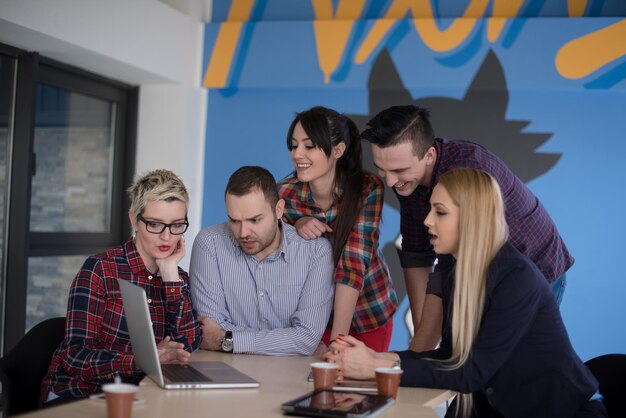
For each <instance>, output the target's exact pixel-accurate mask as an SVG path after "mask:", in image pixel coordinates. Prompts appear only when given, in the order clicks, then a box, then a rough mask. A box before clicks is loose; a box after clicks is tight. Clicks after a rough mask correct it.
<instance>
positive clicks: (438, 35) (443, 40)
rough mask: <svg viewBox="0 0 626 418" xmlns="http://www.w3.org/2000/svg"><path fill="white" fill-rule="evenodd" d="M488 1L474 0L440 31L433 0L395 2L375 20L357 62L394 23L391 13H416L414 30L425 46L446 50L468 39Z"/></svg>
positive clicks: (361, 61)
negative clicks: (461, 14) (384, 14)
mask: <svg viewBox="0 0 626 418" xmlns="http://www.w3.org/2000/svg"><path fill="white" fill-rule="evenodd" d="M488 4H489V0H472V1H471V2H470V4H469V5H468V6H467V9H465V13H463V16H461V17H460V18H457V19H454V21H453V23H452V24H451V25H450V26H449V27H448V28H447V29H444V30H440V29H439V27H438V26H437V23H436V21H435V18H434V11H433V9H432V6H431V4H430V0H396V1H394V2H393V3H392V5H391V7H390V8H389V11H388V12H387V15H386V16H385V18H384V19H380V20H377V21H376V23H374V26H373V27H372V30H371V31H370V32H369V33H368V35H367V37H366V38H365V40H364V41H363V44H362V45H361V48H360V49H359V51H358V52H357V55H356V62H357V63H358V64H362V63H363V62H365V60H367V59H368V58H369V56H370V55H371V54H372V52H373V51H374V49H375V48H376V46H377V45H378V44H379V43H380V42H381V41H382V39H383V38H384V37H385V35H386V34H387V32H388V31H389V29H391V27H392V26H393V25H394V23H395V22H396V19H390V18H389V17H390V16H404V15H406V13H408V12H409V11H411V12H412V14H413V16H414V18H413V24H414V25H415V29H416V30H417V32H418V33H419V34H420V36H421V37H422V40H423V41H424V43H425V44H426V46H428V47H429V48H430V49H432V50H434V51H438V52H443V51H449V50H451V49H454V48H456V47H457V46H458V45H459V44H460V43H461V42H463V40H465V39H466V38H467V36H468V35H469V34H470V33H471V31H472V30H473V29H474V26H475V25H476V22H477V19H476V17H478V16H482V15H483V14H484V12H485V9H486V8H487V5H488ZM415 16H419V17H415ZM421 16H425V17H424V18H422V17H421Z"/></svg>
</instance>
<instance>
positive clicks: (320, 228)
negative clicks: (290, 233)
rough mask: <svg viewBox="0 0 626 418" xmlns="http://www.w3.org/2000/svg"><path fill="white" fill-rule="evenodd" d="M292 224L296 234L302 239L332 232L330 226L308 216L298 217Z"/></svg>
mask: <svg viewBox="0 0 626 418" xmlns="http://www.w3.org/2000/svg"><path fill="white" fill-rule="evenodd" d="M294 226H295V227H296V231H298V235H300V236H301V237H302V238H304V239H315V238H317V237H321V236H322V234H324V233H326V232H333V229H332V228H331V227H330V226H328V225H327V224H325V223H324V222H321V221H319V220H317V219H315V218H313V217H310V216H305V217H302V218H300V219H298V220H297V221H296V223H295V224H294Z"/></svg>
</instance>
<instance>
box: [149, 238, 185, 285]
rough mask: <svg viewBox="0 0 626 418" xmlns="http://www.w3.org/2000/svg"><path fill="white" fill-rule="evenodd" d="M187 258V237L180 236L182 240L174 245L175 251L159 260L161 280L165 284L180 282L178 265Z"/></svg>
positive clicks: (157, 262) (157, 261) (157, 260)
mask: <svg viewBox="0 0 626 418" xmlns="http://www.w3.org/2000/svg"><path fill="white" fill-rule="evenodd" d="M184 256H185V236H184V235H180V239H179V240H178V242H177V243H176V244H174V251H172V253H171V254H170V255H169V256H168V257H166V258H157V259H156V260H155V261H156V264H157V266H158V267H159V272H160V273H161V279H162V280H163V281H164V282H177V281H179V280H180V276H179V275H178V263H180V260H182V259H183V257H184Z"/></svg>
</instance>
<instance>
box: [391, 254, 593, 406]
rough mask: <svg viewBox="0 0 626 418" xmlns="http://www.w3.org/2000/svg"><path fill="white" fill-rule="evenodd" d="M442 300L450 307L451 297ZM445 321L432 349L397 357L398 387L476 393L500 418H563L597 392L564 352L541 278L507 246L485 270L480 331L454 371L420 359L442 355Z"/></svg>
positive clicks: (561, 329) (567, 347)
mask: <svg viewBox="0 0 626 418" xmlns="http://www.w3.org/2000/svg"><path fill="white" fill-rule="evenodd" d="M444 288H445V286H444ZM442 296H443V300H444V307H445V306H450V304H451V297H452V291H449V292H446V291H444V293H443V295H442ZM444 311H446V310H445V309H444ZM448 319H449V315H446V318H445V319H444V323H446V325H445V326H444V330H443V331H444V332H443V335H444V337H443V341H442V344H441V345H440V348H439V349H437V350H434V351H431V352H425V353H415V352H412V351H404V352H400V353H398V354H399V355H400V358H401V360H402V369H404V373H403V375H402V382H401V384H402V386H421V387H435V388H446V389H452V390H454V391H457V392H461V393H474V392H482V393H483V394H484V395H485V396H486V398H487V399H488V400H489V402H490V403H491V405H492V406H493V407H494V408H496V409H497V410H498V411H499V412H500V413H501V414H503V415H504V416H505V417H507V418H508V417H530V416H532V417H533V418H539V417H550V418H554V417H559V418H567V417H571V416H573V415H574V414H575V413H576V412H577V411H578V409H580V408H581V407H582V405H583V404H584V403H585V402H587V401H588V400H589V398H590V397H591V396H592V395H593V394H594V392H595V391H596V389H597V388H598V382H597V381H596V379H595V378H594V377H593V375H592V374H591V372H590V371H589V370H588V369H587V367H586V366H585V365H584V364H583V362H582V361H581V360H580V358H579V357H578V355H577V354H576V353H575V352H574V349H573V348H572V345H571V343H570V341H569V337H568V336H567V331H566V329H565V325H564V324H563V320H562V319H561V314H560V313H559V308H558V305H557V303H556V300H555V298H554V296H553V294H552V291H551V289H550V287H549V285H548V283H547V282H546V279H545V278H544V277H543V275H542V274H541V273H540V272H539V270H538V269H537V267H536V266H535V265H534V264H533V262H532V261H531V260H530V259H529V258H527V257H526V256H524V255H522V254H521V253H520V252H519V251H517V250H516V249H515V247H513V246H512V245H511V244H509V243H507V244H505V245H504V246H503V247H502V248H501V249H500V251H499V252H498V254H497V255H496V257H495V258H494V260H493V261H492V263H491V265H490V266H489V270H488V273H487V290H486V298H485V310H484V314H483V318H482V322H481V325H480V330H479V332H478V335H477V336H476V340H475V341H474V345H473V347H472V352H471V355H470V358H469V359H468V360H467V362H466V363H465V364H464V365H463V366H462V367H460V368H458V369H455V370H444V369H442V367H441V364H442V363H441V362H438V361H432V360H426V359H424V357H425V356H426V357H430V358H438V359H444V358H448V357H449V356H450V350H449V347H450V339H449V336H450V325H449V321H448Z"/></svg>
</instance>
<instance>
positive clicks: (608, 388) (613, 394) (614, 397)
mask: <svg viewBox="0 0 626 418" xmlns="http://www.w3.org/2000/svg"><path fill="white" fill-rule="evenodd" d="M585 364H586V365H587V367H588V368H589V370H591V373H593V375H594V376H595V377H596V379H598V382H600V392H602V395H603V396H604V406H606V410H607V412H608V413H609V417H611V418H613V417H620V418H624V417H626V403H625V402H624V399H623V396H624V394H625V393H626V354H605V355H602V356H598V357H595V358H592V359H591V360H587V361H586V362H585Z"/></svg>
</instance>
